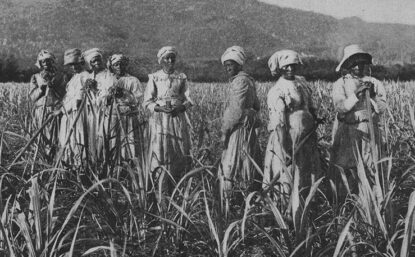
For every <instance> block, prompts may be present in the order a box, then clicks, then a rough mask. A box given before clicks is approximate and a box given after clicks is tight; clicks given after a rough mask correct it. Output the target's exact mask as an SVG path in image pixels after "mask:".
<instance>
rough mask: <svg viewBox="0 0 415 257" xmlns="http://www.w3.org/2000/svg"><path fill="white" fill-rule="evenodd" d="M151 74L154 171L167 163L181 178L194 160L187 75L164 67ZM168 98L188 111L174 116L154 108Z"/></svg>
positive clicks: (148, 93)
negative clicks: (188, 111)
mask: <svg viewBox="0 0 415 257" xmlns="http://www.w3.org/2000/svg"><path fill="white" fill-rule="evenodd" d="M148 77H149V81H148V83H147V87H146V90H145V93H144V103H143V105H144V107H146V108H147V109H148V110H149V111H150V112H151V117H150V120H149V131H150V146H149V153H148V154H149V161H148V163H149V164H150V170H151V171H152V172H154V171H155V170H156V169H157V168H159V167H163V168H165V169H166V170H167V171H169V172H170V174H171V175H172V176H173V178H174V179H175V180H176V182H177V180H179V179H180V178H181V176H183V175H184V174H185V172H187V170H188V168H189V166H190V162H191V159H190V147H191V142H190V133H189V132H190V131H189V127H190V124H189V122H188V120H189V119H188V117H187V114H186V112H187V110H188V108H190V107H191V106H192V105H193V103H192V100H191V99H190V92H189V88H188V85H187V77H186V75H185V74H183V73H179V72H177V71H175V72H174V73H172V74H167V73H165V72H164V71H163V70H159V71H157V72H155V73H153V74H149V76H148ZM167 101H171V105H172V106H174V105H176V104H183V105H184V106H185V108H186V111H185V112H182V113H179V114H178V115H177V116H174V117H173V116H172V115H171V114H167V113H164V112H155V111H154V108H155V106H156V105H160V106H165V105H166V102H167Z"/></svg>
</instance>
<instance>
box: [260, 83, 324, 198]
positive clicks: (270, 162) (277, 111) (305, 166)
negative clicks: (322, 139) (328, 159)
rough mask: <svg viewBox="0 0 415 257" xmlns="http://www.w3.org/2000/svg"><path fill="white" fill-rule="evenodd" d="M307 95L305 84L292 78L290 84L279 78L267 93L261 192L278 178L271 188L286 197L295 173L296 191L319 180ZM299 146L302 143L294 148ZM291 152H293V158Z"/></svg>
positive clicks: (318, 163)
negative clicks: (297, 184)
mask: <svg viewBox="0 0 415 257" xmlns="http://www.w3.org/2000/svg"><path fill="white" fill-rule="evenodd" d="M311 94H312V91H311V89H310V87H309V86H308V84H307V82H306V81H305V79H304V78H303V77H300V76H295V79H294V80H287V79H285V78H283V77H280V78H279V79H278V81H277V83H276V84H275V85H274V86H273V87H272V88H271V89H270V91H269V92H268V98H267V104H268V109H269V123H268V131H270V133H271V134H270V137H269V140H268V145H267V150H266V153H265V163H264V165H265V169H264V179H263V187H264V188H268V186H269V184H270V182H271V181H272V180H273V179H274V178H275V177H279V178H278V183H277V184H275V187H276V188H279V189H280V190H281V192H283V193H287V194H288V195H289V194H290V192H291V191H290V190H291V188H292V186H293V179H294V173H293V172H294V171H295V170H298V173H299V189H301V188H303V187H307V186H310V185H311V183H312V181H314V180H315V179H317V178H318V177H319V176H320V172H321V168H320V157H319V152H318V149H317V133H316V131H315V128H316V127H315V126H316V121H315V113H314V111H315V107H314V105H313V101H312V96H311ZM278 128H279V129H281V130H282V135H281V137H282V138H280V137H279V135H278V133H277V129H278ZM300 142H303V143H302V145H300V146H299V147H298V145H299V144H300ZM293 150H294V151H296V154H295V155H294V158H293V156H292V153H293ZM293 159H294V160H293ZM293 165H294V166H293Z"/></svg>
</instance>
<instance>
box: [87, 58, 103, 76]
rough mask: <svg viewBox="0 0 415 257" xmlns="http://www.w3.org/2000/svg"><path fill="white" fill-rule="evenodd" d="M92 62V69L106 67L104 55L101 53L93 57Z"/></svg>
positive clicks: (99, 69) (98, 69)
mask: <svg viewBox="0 0 415 257" xmlns="http://www.w3.org/2000/svg"><path fill="white" fill-rule="evenodd" d="M90 64H91V67H92V70H93V71H95V72H98V71H101V70H103V69H104V63H103V62H102V57H101V56H99V55H98V56H95V57H94V58H92V59H91V61H90Z"/></svg>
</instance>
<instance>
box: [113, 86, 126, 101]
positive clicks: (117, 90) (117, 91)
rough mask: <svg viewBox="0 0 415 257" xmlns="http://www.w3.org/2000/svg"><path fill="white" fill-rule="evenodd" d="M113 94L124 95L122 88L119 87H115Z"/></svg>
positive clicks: (118, 96)
mask: <svg viewBox="0 0 415 257" xmlns="http://www.w3.org/2000/svg"><path fill="white" fill-rule="evenodd" d="M114 96H115V97H116V98H121V97H123V96H124V90H123V89H122V88H121V87H116V89H115V94H114Z"/></svg>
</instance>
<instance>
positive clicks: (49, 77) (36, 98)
mask: <svg viewBox="0 0 415 257" xmlns="http://www.w3.org/2000/svg"><path fill="white" fill-rule="evenodd" d="M55 61H56V58H55V56H54V55H53V53H51V52H50V51H48V50H41V51H40V52H39V54H38V57H37V61H36V63H35V65H36V66H37V67H38V68H39V69H41V71H40V72H39V73H36V74H34V75H33V76H32V78H31V79H30V93H29V97H30V99H31V100H32V101H33V102H34V109H33V111H34V113H33V116H32V117H33V122H32V127H33V131H36V130H37V129H39V128H40V127H41V126H42V124H43V123H44V122H45V121H46V117H47V116H48V115H49V114H52V113H53V112H54V111H55V110H58V109H59V108H60V107H61V104H62V99H63V97H64V96H65V82H64V78H63V75H62V74H61V73H60V72H58V71H57V69H56V66H55ZM59 123H60V116H59V115H56V116H55V117H54V119H53V120H52V122H50V123H49V124H48V125H47V126H46V127H45V128H44V130H43V131H42V133H41V134H40V136H41V141H40V142H41V144H42V145H44V147H41V148H39V149H42V150H45V153H44V154H46V157H48V158H53V156H54V153H55V150H56V146H57V145H58V132H59Z"/></svg>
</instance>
